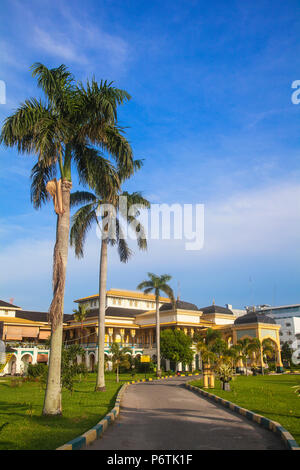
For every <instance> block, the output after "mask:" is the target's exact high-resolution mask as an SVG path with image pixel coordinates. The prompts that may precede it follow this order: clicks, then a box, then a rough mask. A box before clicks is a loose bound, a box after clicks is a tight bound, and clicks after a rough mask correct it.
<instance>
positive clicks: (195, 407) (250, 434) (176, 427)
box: [87, 377, 284, 450]
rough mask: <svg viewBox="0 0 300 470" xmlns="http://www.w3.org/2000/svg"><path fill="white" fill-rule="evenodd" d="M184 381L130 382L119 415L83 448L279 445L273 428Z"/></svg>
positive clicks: (166, 448) (260, 446)
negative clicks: (219, 402)
mask: <svg viewBox="0 0 300 470" xmlns="http://www.w3.org/2000/svg"><path fill="white" fill-rule="evenodd" d="M187 380H191V377H180V378H176V379H168V380H162V381H154V382H145V383H139V384H136V385H130V386H129V387H128V388H127V390H126V392H125V394H124V395H123V400H122V408H121V413H120V416H119V418H118V419H117V420H116V422H115V423H114V424H112V425H111V426H109V428H108V429H107V431H106V432H105V433H104V435H103V437H102V438H101V439H98V440H97V441H95V442H94V443H93V444H92V445H91V446H89V447H88V448H87V450H97V449H101V450H133V449H135V450H141V449H147V450H148V449H149V450H160V449H164V450H185V449H186V450H189V449H190V450H194V449H206V450H220V449H284V445H283V443H282V441H281V440H280V439H279V437H278V436H276V435H275V434H273V433H272V432H270V431H268V430H265V429H263V428H261V427H259V426H258V425H256V424H253V423H251V422H250V421H248V420H247V419H245V418H244V417H242V416H240V415H237V414H235V413H233V412H231V411H228V410H227V409H225V408H223V407H222V406H220V405H216V404H214V403H213V402H211V401H209V400H206V399H205V398H202V397H200V396H199V395H196V394H195V393H194V392H192V391H190V390H187V389H186V388H185V387H184V385H183V384H184V382H185V381H187Z"/></svg>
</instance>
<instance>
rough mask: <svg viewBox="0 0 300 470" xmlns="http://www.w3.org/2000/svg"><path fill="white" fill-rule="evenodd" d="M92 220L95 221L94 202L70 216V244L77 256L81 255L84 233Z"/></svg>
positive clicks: (90, 225)
mask: <svg viewBox="0 0 300 470" xmlns="http://www.w3.org/2000/svg"><path fill="white" fill-rule="evenodd" d="M94 222H95V223H97V215H96V211H95V204H94V203H90V204H87V205H85V206H83V207H81V208H80V209H78V211H77V212H76V213H75V214H74V215H73V217H72V226H71V231H70V245H71V246H74V247H75V254H76V256H77V257H78V258H81V257H82V256H83V249H84V242H85V239H86V235H87V233H88V231H89V230H90V228H91V227H92V224H93V223H94Z"/></svg>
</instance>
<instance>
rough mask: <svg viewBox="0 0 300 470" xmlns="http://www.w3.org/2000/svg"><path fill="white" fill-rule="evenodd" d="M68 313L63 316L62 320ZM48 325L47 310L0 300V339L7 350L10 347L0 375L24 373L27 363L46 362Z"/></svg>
mask: <svg viewBox="0 0 300 470" xmlns="http://www.w3.org/2000/svg"><path fill="white" fill-rule="evenodd" d="M69 317H70V318H71V315H65V316H64V321H65V320H66V319H68V318H69ZM50 334H51V327H50V324H49V321H48V312H35V311H31V310H23V309H22V308H21V307H18V306H17V305H13V304H11V303H8V302H5V301H4V300H0V341H1V340H2V341H3V342H4V344H5V346H6V351H7V350H8V349H9V350H11V349H13V353H11V354H10V356H9V361H8V362H7V363H6V364H5V365H4V364H3V363H2V365H1V364H0V375H5V374H12V375H14V374H23V373H25V372H26V369H27V367H28V364H36V363H39V362H43V363H46V364H47V363H48V359H49V349H48V347H47V346H46V340H47V339H48V338H49V337H50Z"/></svg>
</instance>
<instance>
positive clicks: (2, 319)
mask: <svg viewBox="0 0 300 470" xmlns="http://www.w3.org/2000/svg"><path fill="white" fill-rule="evenodd" d="M0 322H3V323H17V324H19V325H27V324H30V325H34V324H36V322H34V321H32V320H27V319H26V318H16V317H0Z"/></svg>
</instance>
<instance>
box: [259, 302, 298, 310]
mask: <svg viewBox="0 0 300 470" xmlns="http://www.w3.org/2000/svg"><path fill="white" fill-rule="evenodd" d="M297 307H298V308H299V307H300V304H291V305H279V306H278V307H272V306H271V305H266V306H263V305H260V308H259V311H262V312H263V311H264V310H268V311H269V310H280V309H284V308H297Z"/></svg>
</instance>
